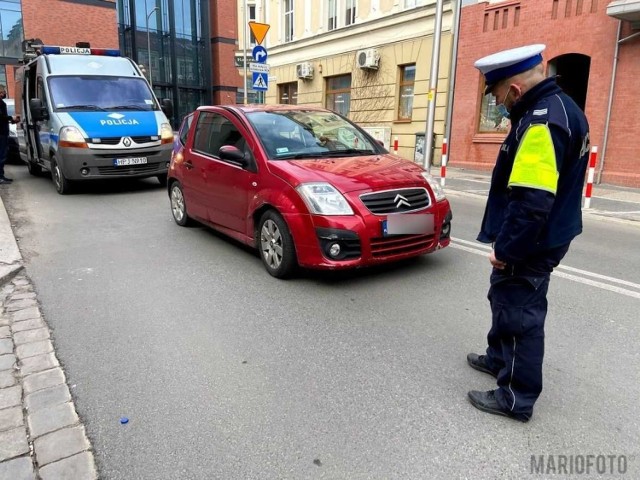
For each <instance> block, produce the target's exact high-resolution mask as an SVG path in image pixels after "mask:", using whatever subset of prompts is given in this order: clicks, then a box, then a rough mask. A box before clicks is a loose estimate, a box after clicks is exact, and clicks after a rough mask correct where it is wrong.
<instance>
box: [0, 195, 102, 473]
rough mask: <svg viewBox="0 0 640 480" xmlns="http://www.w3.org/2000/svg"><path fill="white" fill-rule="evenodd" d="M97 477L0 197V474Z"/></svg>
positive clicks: (89, 446) (88, 445) (87, 445)
mask: <svg viewBox="0 0 640 480" xmlns="http://www.w3.org/2000/svg"><path fill="white" fill-rule="evenodd" d="M96 478H98V474H97V470H96V466H95V462H94V458H93V453H92V452H91V445H90V444H89V441H88V440H87V437H86V435H85V431H84V426H83V425H82V422H81V421H80V419H79V418H78V415H77V413H76V409H75V406H74V404H73V400H72V398H71V394H70V392H69V388H68V386H67V383H66V380H65V375H64V372H63V371H62V368H60V364H59V363H58V359H57V358H56V355H55V352H54V348H53V344H52V342H51V338H50V331H49V328H48V327H47V325H46V323H45V321H44V319H43V317H42V314H41V312H40V309H39V308H38V300H37V298H36V293H35V292H34V290H33V286H32V285H31V282H30V281H29V278H28V277H27V275H26V273H25V271H24V269H23V263H22V256H21V255H20V250H19V249H18V245H17V243H16V240H15V238H14V236H13V231H12V229H11V223H10V221H9V218H8V216H7V212H6V210H5V208H4V204H3V202H2V199H1V198H0V479H11V480H31V479H33V480H36V479H42V480H68V479H74V480H85V479H96Z"/></svg>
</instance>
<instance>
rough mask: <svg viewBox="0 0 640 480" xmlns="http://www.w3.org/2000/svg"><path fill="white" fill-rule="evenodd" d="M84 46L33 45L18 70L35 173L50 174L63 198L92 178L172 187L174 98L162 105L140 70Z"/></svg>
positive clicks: (23, 120)
mask: <svg viewBox="0 0 640 480" xmlns="http://www.w3.org/2000/svg"><path fill="white" fill-rule="evenodd" d="M78 45H80V46H75V47H63V46H44V45H40V46H35V47H34V48H33V49H32V50H31V56H32V57H33V58H31V59H29V60H28V62H27V63H26V64H25V65H24V66H23V67H21V68H20V69H19V71H18V75H17V80H18V82H17V83H18V84H19V85H18V91H19V95H20V96H19V97H18V96H17V100H16V101H20V104H21V110H22V112H17V113H18V114H19V115H20V121H21V123H22V127H23V129H24V137H25V150H24V153H25V157H26V158H25V160H26V162H27V166H28V169H29V172H30V173H31V174H32V175H39V174H41V173H42V171H43V170H49V171H51V177H52V179H53V183H54V185H55V187H56V190H57V191H58V193H60V194H66V193H68V192H69V191H70V190H71V189H72V187H73V185H74V183H75V182H80V181H87V180H93V179H105V178H144V177H157V178H158V180H159V181H160V183H162V184H164V183H166V179H167V169H168V166H169V161H170V158H171V149H172V143H173V129H172V128H171V125H170V123H169V120H168V119H167V116H169V117H170V116H172V115H173V113H172V110H173V107H172V104H171V100H168V99H165V100H163V103H162V105H160V104H159V103H158V100H157V99H156V97H155V95H154V94H153V91H152V90H151V88H150V87H149V84H148V83H147V80H146V79H145V77H144V75H143V74H142V72H141V70H140V68H139V67H138V65H136V64H135V63H134V62H133V61H132V60H131V59H129V58H126V57H123V56H120V53H119V51H118V50H111V49H97V48H91V47H90V46H89V45H88V44H84V45H82V44H78ZM26 54H27V55H28V54H29V52H26Z"/></svg>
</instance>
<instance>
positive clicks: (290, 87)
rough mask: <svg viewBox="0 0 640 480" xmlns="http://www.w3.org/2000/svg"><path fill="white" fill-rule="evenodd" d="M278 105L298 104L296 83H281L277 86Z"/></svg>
mask: <svg viewBox="0 0 640 480" xmlns="http://www.w3.org/2000/svg"><path fill="white" fill-rule="evenodd" d="M278 99H279V103H284V104H286V105H297V104H298V82H291V83H282V84H280V85H278Z"/></svg>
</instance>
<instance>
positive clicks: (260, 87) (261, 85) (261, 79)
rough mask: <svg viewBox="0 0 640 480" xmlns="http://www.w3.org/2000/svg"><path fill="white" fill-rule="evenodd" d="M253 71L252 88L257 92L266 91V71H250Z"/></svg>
mask: <svg viewBox="0 0 640 480" xmlns="http://www.w3.org/2000/svg"><path fill="white" fill-rule="evenodd" d="M252 73H253V89H254V90H257V91H259V92H266V91H267V90H269V77H268V75H267V74H266V73H262V72H252Z"/></svg>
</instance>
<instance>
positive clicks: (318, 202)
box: [296, 182, 353, 215]
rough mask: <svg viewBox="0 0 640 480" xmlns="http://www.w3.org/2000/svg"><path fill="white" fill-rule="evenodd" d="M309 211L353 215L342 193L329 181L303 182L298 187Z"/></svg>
mask: <svg viewBox="0 0 640 480" xmlns="http://www.w3.org/2000/svg"><path fill="white" fill-rule="evenodd" d="M296 190H297V192H298V193H299V194H300V196H301V197H302V199H303V200H304V203H306V204H307V207H308V208H309V211H310V212H311V213H314V214H317V215H353V210H351V207H350V206H349V204H348V203H347V200H346V199H345V198H344V197H343V196H342V194H341V193H340V192H339V191H338V190H336V189H335V187H334V186H333V185H331V184H329V183H324V182H323V183H303V184H302V185H300V186H299V187H298V188H296Z"/></svg>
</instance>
